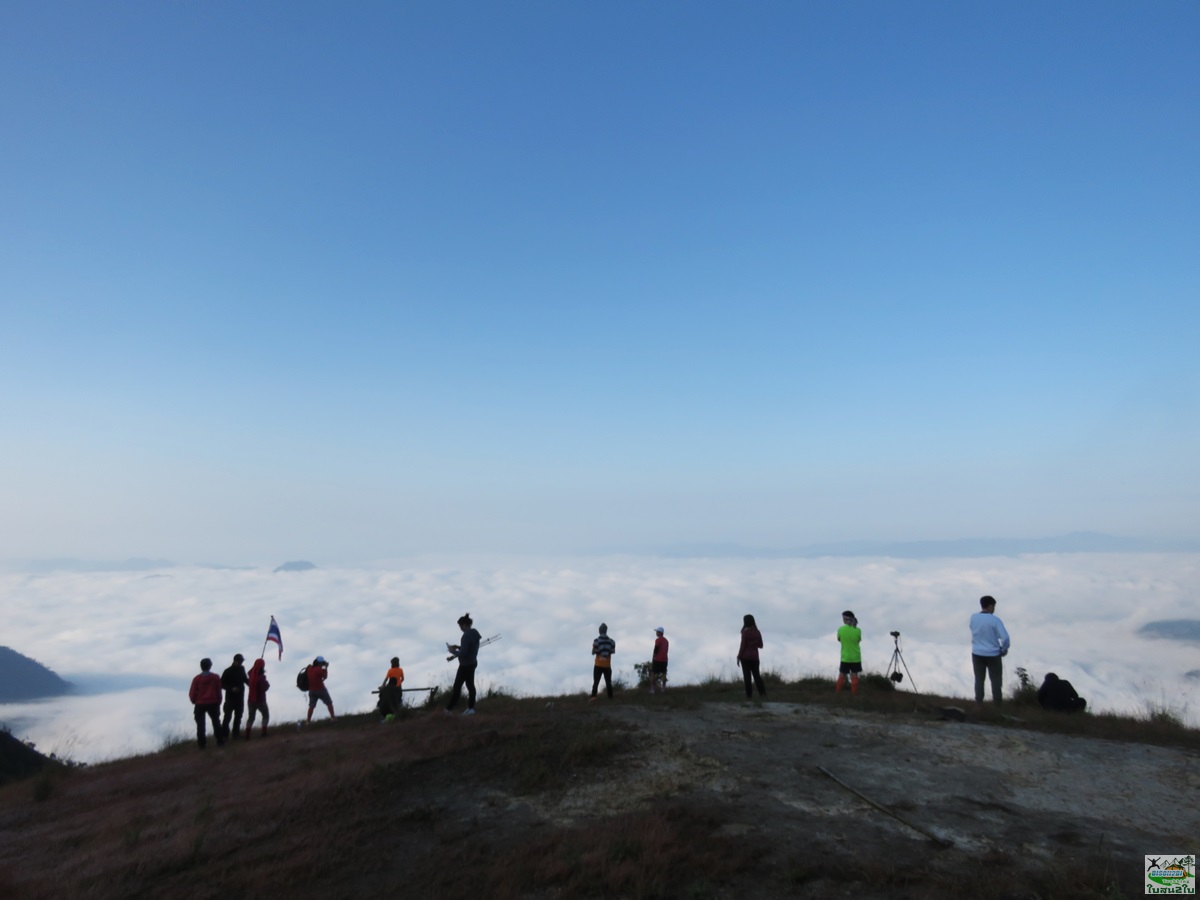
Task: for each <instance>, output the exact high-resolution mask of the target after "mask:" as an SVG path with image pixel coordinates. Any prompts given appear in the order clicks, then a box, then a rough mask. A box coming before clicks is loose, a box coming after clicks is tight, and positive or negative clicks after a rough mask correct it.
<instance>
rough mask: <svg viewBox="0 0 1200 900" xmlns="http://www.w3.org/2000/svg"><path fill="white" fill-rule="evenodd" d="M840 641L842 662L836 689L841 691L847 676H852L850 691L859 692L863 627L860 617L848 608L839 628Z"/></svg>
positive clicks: (852, 692) (838, 637)
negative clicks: (859, 620) (860, 623)
mask: <svg viewBox="0 0 1200 900" xmlns="http://www.w3.org/2000/svg"><path fill="white" fill-rule="evenodd" d="M837 639H838V643H839V644H841V645H842V664H841V666H839V667H838V680H837V687H836V688H835V690H837V691H839V692H840V691H841V689H842V688H844V687H845V686H846V676H847V675H849V676H850V693H851V694H857V693H858V676H859V674H860V673H861V672H862V648H861V647H860V646H859V644H860V643H862V629H861V628H859V627H858V619H856V618H854V613H852V612H851V611H850V610H846V611H845V612H844V613H842V627H841V628H839V629H838V630H837Z"/></svg>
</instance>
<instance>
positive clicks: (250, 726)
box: [246, 700, 271, 740]
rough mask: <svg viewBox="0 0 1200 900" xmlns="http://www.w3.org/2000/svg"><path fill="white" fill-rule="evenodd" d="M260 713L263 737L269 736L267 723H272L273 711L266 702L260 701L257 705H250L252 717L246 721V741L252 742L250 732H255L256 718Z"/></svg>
mask: <svg viewBox="0 0 1200 900" xmlns="http://www.w3.org/2000/svg"><path fill="white" fill-rule="evenodd" d="M258 713H261V714H262V733H263V737H266V735H267V723H268V722H270V721H271V710H270V709H268V708H267V701H266V700H259V701H258V702H257V703H251V704H250V717H249V718H248V719H246V740H250V732H251V731H253V730H254V716H255V715H256V714H258Z"/></svg>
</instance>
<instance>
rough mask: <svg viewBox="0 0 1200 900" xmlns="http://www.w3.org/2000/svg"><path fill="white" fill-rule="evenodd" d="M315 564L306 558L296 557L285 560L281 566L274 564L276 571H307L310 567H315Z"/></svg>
mask: <svg viewBox="0 0 1200 900" xmlns="http://www.w3.org/2000/svg"><path fill="white" fill-rule="evenodd" d="M315 568H316V566H315V565H313V564H312V563H310V562H309V561H308V560H306V559H297V560H293V561H292V562H285V563H284V564H283V565H282V566H276V567H275V571H276V572H307V571H309V570H310V569H315Z"/></svg>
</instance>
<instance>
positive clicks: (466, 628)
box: [446, 613, 480, 716]
mask: <svg viewBox="0 0 1200 900" xmlns="http://www.w3.org/2000/svg"><path fill="white" fill-rule="evenodd" d="M472 624H473V623H472V622H471V614H470V613H467V614H466V615H464V616H463V617H462V618H460V619H459V620H458V627H459V629H461V630H462V633H463V636H462V643H460V644H447V645H446V649H447V650H449V651H450V656H451V658H456V659H458V671H457V672H456V673H455V674H454V687H453V688H452V689H451V691H450V702H449V703H447V704H446V712H450V711H451V710H452V709H454V707H455V706H457V705H458V698H459V697H461V696H462V689H463V685H464V684H465V685H466V686H467V708H466V709H464V710H463V715H464V716H473V715H475V667H476V666H477V665H478V664H479V640H480V638H479V632H478V631H476V630H475V629H474V628H472V627H471V626H472Z"/></svg>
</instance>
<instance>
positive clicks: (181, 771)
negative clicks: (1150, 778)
mask: <svg viewBox="0 0 1200 900" xmlns="http://www.w3.org/2000/svg"><path fill="white" fill-rule="evenodd" d="M767 699H768V700H769V701H782V702H794V703H807V704H819V705H823V706H831V707H845V708H855V709H859V710H863V711H867V712H871V713H875V714H880V715H890V716H896V717H901V718H904V717H911V716H912V715H913V714H914V712H917V714H918V715H920V716H921V717H923V718H927V717H928V709H929V708H931V707H936V706H939V705H958V706H965V707H966V708H967V709H968V712H969V713H970V715H971V716H973V717H976V718H977V719H978V720H980V721H984V722H992V723H995V724H996V725H998V726H1001V727H1007V726H1010V725H1012V724H1013V723H1012V721H1011V720H1010V719H1008V718H1005V715H1006V714H1009V713H1011V714H1013V715H1015V716H1017V717H1019V718H1020V719H1021V720H1022V721H1021V722H1020V725H1021V727H1025V728H1035V729H1041V730H1046V731H1059V732H1066V733H1069V734H1076V735H1083V736H1090V737H1099V738H1107V739H1112V740H1136V741H1142V742H1150V743H1159V744H1166V745H1172V746H1184V747H1189V748H1193V749H1195V748H1197V747H1200V736H1198V734H1197V732H1196V731H1195V730H1189V729H1186V728H1183V727H1182V726H1180V725H1179V724H1178V723H1177V722H1174V721H1170V720H1169V719H1167V718H1162V717H1160V718H1158V719H1153V720H1149V719H1141V720H1139V719H1129V718H1121V717H1116V716H1092V715H1078V716H1062V715H1053V714H1050V713H1045V712H1044V711H1042V710H1041V709H1039V708H1037V707H1033V708H1027V707H1025V706H1023V705H1017V704H1013V705H1010V706H1005V707H1003V708H1001V709H1000V710H996V709H995V708H993V707H992V706H991V705H990V704H988V705H986V706H984V707H981V708H979V709H978V710H976V709H975V708H974V705H973V704H968V703H964V702H963V701H962V700H961V699H956V698H938V697H927V696H916V695H913V694H912V693H909V692H907V691H904V690H900V691H893V690H886V689H879V690H871V689H866V688H864V690H863V692H862V693H861V694H860V695H859V696H857V697H851V696H849V695H848V694H846V693H843V694H835V693H834V691H833V682H832V681H831V680H829V679H820V678H807V679H804V680H802V681H799V682H790V683H789V682H783V681H782V680H780V681H779V682H778V683H776V682H775V681H772V683H771V684H770V685H769V687H768V698H767ZM602 702H607V701H602ZM614 702H618V703H623V704H639V705H647V706H650V705H653V706H657V707H665V708H669V709H676V710H686V709H688V708H692V707H695V706H698V705H699V704H702V703H724V702H728V703H745V702H746V701H745V700H744V694H743V692H742V686H741V683H740V682H739V683H732V682H731V683H729V684H721V683H713V684H708V685H705V686H703V687H693V688H686V687H679V686H675V687H673V688H671V689H670V690H668V692H667V693H666V694H665V695H663V694H656V695H650V694H649V693H648V692H645V691H626V692H623V693H622V694H621V695H619V697H618V700H617V701H614ZM594 708H595V707H594V706H589V704H588V703H587V701H586V699H585V698H584V697H581V696H578V695H576V696H571V697H559V698H526V699H518V698H511V697H507V696H500V695H497V696H494V697H493V698H492V699H490V700H488V701H487V703H486V704H481V714H480V715H479V716H476V717H474V718H473V719H464V718H463V717H461V716H446V715H443V714H442V713H441V712H440V711H435V712H424V711H416V712H414V713H413V714H412V715H411V716H410V717H409V718H406V719H405V720H403V721H400V722H396V723H394V724H391V725H387V726H381V725H379V724H377V722H376V719H375V718H374V717H373V716H359V717H347V718H344V719H340V720H338V721H337V722H335V723H327V722H326V723H321V724H319V725H316V726H313V727H310V728H305V729H303V730H298V729H294V728H293V729H288V728H286V727H281V728H277V729H276V730H275V733H274V735H273V736H271V737H270V738H268V739H266V740H261V739H257V738H256V739H253V740H251V741H249V742H246V743H242V742H233V743H231V744H229V745H227V746H226V747H225V748H222V749H220V750H218V749H217V748H216V747H214V746H212V745H211V744H210V746H209V748H208V749H207V750H206V751H205V752H203V753H200V752H198V751H197V750H196V748H195V746H194V745H191V744H178V745H172V746H168V747H166V748H165V749H164V750H162V751H161V752H159V753H157V754H151V755H148V756H144V757H138V758H134V759H128V760H122V761H118V762H113V763H107V764H103V765H98V766H94V767H89V768H87V769H66V768H61V769H56V770H55V771H54V772H53V773H51V774H49V775H46V776H45V777H41V776H39V777H35V778H33V779H27V780H25V781H21V782H16V783H12V784H8V785H6V786H4V787H2V788H0V896H5V897H31V898H43V897H44V898H60V897H72V898H108V897H121V898H129V897H143V896H144V897H150V896H153V897H163V896H169V897H172V898H190V897H197V898H207V897H214V898H216V897H222V898H223V897H228V896H236V897H241V896H251V895H253V894H259V893H261V894H264V895H271V896H274V895H278V894H279V893H280V892H281V886H284V885H286V891H285V893H286V894H287V895H288V896H290V897H309V896H313V897H315V896H318V895H319V896H321V897H323V898H329V897H359V896H374V895H376V894H380V895H387V896H391V897H429V896H437V897H439V898H443V900H453V898H456V897H467V896H471V897H479V896H489V897H498V898H508V897H511V898H518V897H530V898H541V897H556V898H572V897H590V896H604V897H632V898H658V897H663V898H665V897H679V896H696V897H703V896H727V895H728V896H734V895H736V894H737V893H738V892H740V893H741V895H749V894H755V895H758V896H789V895H792V894H793V893H796V892H798V891H805V892H806V893H804V896H822V892H823V891H824V887H823V885H824V884H825V882H823V881H821V879H822V878H825V879H827V878H828V877H829V873H830V872H831V871H836V872H839V873H846V872H849V873H851V874H850V875H847V876H846V878H847V879H848V880H847V881H846V882H845V884H842V882H838V884H839V885H840V886H841V887H844V886H846V885H849V886H850V887H852V888H854V887H856V886H857V888H858V889H861V890H862V892H864V893H865V895H870V896H877V895H878V896H886V895H891V894H894V895H895V896H901V895H908V896H914V897H917V896H929V897H940V896H948V897H949V896H955V895H956V893H955V892H956V891H959V892H960V891H961V886H962V885H963V884H964V883H968V884H973V885H980V884H982V885H983V886H984V892H983V893H982V894H980V896H988V897H996V898H999V897H1002V896H1005V891H1008V892H1009V895H1011V896H1017V894H1014V893H1013V891H1015V890H1017V889H1018V888H1022V889H1024V888H1028V887H1029V882H1028V879H1027V878H1026V877H1025V876H1024V875H1021V874H1018V873H1017V871H1016V867H1015V866H1012V865H1011V864H1010V863H1009V862H1006V860H1004V859H1000V858H996V859H992V860H991V861H990V862H989V863H988V864H987V866H986V877H982V876H981V878H978V879H977V878H974V877H971V878H968V879H966V880H965V881H964V880H963V873H962V872H961V871H959V870H957V869H955V870H953V871H947V872H943V871H941V870H940V869H939V868H938V866H937V865H936V857H931V859H930V860H911V861H908V862H904V861H899V862H898V861H886V860H885V861H881V862H877V863H874V862H870V861H864V860H861V859H855V858H853V857H851V856H849V855H845V854H839V852H838V851H837V848H825V849H824V850H818V849H817V848H815V847H814V848H807V849H797V851H796V852H795V853H794V855H793V856H792V857H791V858H790V861H789V862H788V863H787V865H785V866H776V867H775V868H773V869H771V870H765V869H764V870H761V871H760V870H759V867H758V865H757V863H756V859H757V856H758V854H759V852H760V848H758V847H757V845H756V844H755V843H754V842H753V841H752V840H749V839H746V838H736V837H730V836H727V835H726V833H725V832H724V831H723V830H722V825H723V824H725V823H723V822H722V821H721V816H722V815H724V814H726V813H723V812H722V811H721V808H720V807H714V806H709V807H700V806H696V805H694V802H693V801H692V800H691V799H690V798H688V797H686V796H685V797H666V798H663V799H662V800H661V802H656V803H655V804H653V806H652V807H650V808H640V809H637V810H634V811H622V812H619V813H612V812H611V811H609V810H606V809H604V808H603V805H602V804H601V805H600V807H598V808H597V809H595V810H594V811H593V813H594V814H593V815H590V816H589V817H588V818H587V820H586V822H581V823H569V824H567V825H565V826H547V825H546V823H545V822H544V821H543V820H540V819H538V818H537V817H536V816H535V815H534V814H533V813H531V812H529V807H528V806H527V805H526V804H519V805H514V801H513V800H512V798H514V797H519V798H536V797H540V796H545V795H550V794H559V795H561V794H564V793H567V792H570V791H571V790H573V788H574V786H576V785H578V784H581V783H584V782H585V781H590V780H593V779H594V778H596V777H598V776H596V775H593V774H592V773H593V772H599V771H601V770H603V769H604V768H605V767H607V766H612V765H614V764H619V763H620V756H621V754H622V753H623V752H624V748H625V747H626V746H628V745H629V743H630V741H629V740H628V736H627V735H626V734H623V733H621V732H619V731H614V730H613V728H615V726H614V725H613V724H612V720H611V719H607V720H606V719H602V718H599V717H595V716H590V717H589V715H588V710H589V709H594ZM601 726H602V727H601ZM981 865H982V863H981ZM1010 870H1011V872H1012V874H1011V875H1007V874H1006V873H1007V872H1009V871H1010ZM481 886H486V889H485V888H483V887H481ZM841 887H839V888H838V889H839V890H840V889H841ZM735 888H736V890H735ZM1035 888H1036V891H1037V895H1038V896H1040V897H1042V898H1043V900H1049V898H1056V897H1061V898H1066V897H1112V896H1118V894H1114V893H1113V890H1114V889H1113V887H1112V879H1111V877H1109V874H1108V869H1107V862H1106V861H1105V860H1104V859H1103V857H1102V855H1099V854H1098V855H1097V858H1096V860H1095V862H1094V864H1092V865H1089V866H1088V867H1087V871H1075V872H1070V873H1064V872H1057V871H1054V870H1049V871H1047V872H1046V873H1045V874H1044V876H1042V878H1041V880H1040V881H1039V882H1038V884H1037V885H1035Z"/></svg>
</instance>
